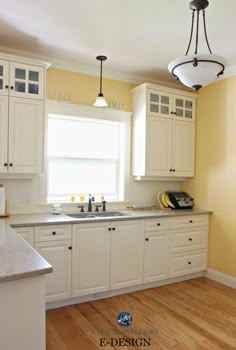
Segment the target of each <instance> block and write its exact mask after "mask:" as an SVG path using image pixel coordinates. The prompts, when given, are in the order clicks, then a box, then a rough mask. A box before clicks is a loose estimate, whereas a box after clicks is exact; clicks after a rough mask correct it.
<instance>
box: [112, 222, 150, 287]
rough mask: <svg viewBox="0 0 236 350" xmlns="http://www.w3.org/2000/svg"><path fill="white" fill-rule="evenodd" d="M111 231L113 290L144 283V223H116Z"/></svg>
mask: <svg viewBox="0 0 236 350" xmlns="http://www.w3.org/2000/svg"><path fill="white" fill-rule="evenodd" d="M109 228H110V229H111V289H119V288H125V287H130V286H135V285H138V284H142V283H143V248H144V229H143V223H142V222H138V221H132V220H131V221H126V222H114V223H111V224H110V227H109Z"/></svg>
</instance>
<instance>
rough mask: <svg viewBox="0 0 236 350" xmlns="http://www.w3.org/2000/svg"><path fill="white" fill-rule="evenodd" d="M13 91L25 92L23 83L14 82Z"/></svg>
mask: <svg viewBox="0 0 236 350" xmlns="http://www.w3.org/2000/svg"><path fill="white" fill-rule="evenodd" d="M15 91H17V92H25V83H21V82H19V81H16V82H15Z"/></svg>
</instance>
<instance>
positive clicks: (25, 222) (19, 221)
mask: <svg viewBox="0 0 236 350" xmlns="http://www.w3.org/2000/svg"><path fill="white" fill-rule="evenodd" d="M120 211H121V212H122V213H124V214H126V215H123V216H120V217H117V216H115V217H106V218H104V217H95V218H83V219H81V218H80V219H75V218H71V217H70V216H67V215H66V214H60V215H53V214H27V215H12V216H11V217H10V218H9V219H8V220H7V222H8V224H9V225H11V226H12V227H21V226H22V227H23V226H24V227H26V226H38V225H55V224H79V223H88V222H104V221H111V220H112V221H123V220H138V219H150V218H160V217H176V216H186V215H201V214H206V215H208V214H210V213H211V211H208V210H200V209H184V210H170V211H162V210H158V209H155V210H134V211H133V210H120ZM108 213H109V212H108ZM94 214H96V213H94Z"/></svg>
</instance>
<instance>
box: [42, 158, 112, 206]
mask: <svg viewBox="0 0 236 350" xmlns="http://www.w3.org/2000/svg"><path fill="white" fill-rule="evenodd" d="M116 173H117V163H116V162H106V161H94V162H93V161H89V162H88V161H81V160H77V161H73V160H50V159H49V164H48V197H57V196H60V197H63V196H64V197H66V196H68V198H67V199H69V196H70V195H81V194H88V193H93V194H96V195H99V194H100V195H106V196H111V197H112V196H113V197H114V196H115V194H116V192H117V188H116V186H117V184H116V179H117V175H116Z"/></svg>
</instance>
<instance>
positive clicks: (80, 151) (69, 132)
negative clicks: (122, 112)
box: [48, 117, 120, 159]
mask: <svg viewBox="0 0 236 350" xmlns="http://www.w3.org/2000/svg"><path fill="white" fill-rule="evenodd" d="M48 134H49V137H48V155H49V156H60V157H74V158H76V157H77V158H78V157H79V158H98V159H118V157H119V139H120V125H119V123H115V122H113V123H112V122H110V123H109V122H101V121H97V120H89V119H88V120H85V119H83V120H81V119H79V118H69V117H67V118H54V117H53V118H49V123H48Z"/></svg>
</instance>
